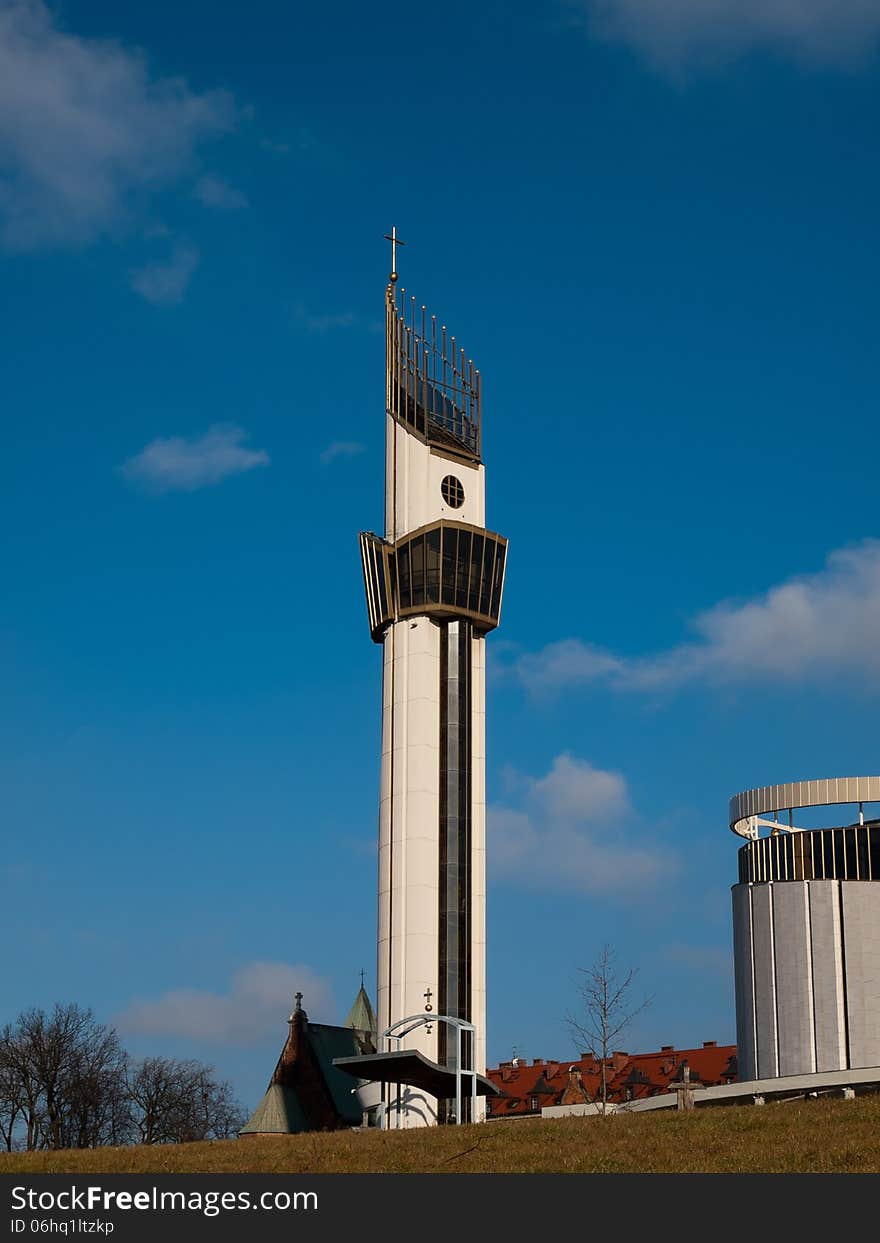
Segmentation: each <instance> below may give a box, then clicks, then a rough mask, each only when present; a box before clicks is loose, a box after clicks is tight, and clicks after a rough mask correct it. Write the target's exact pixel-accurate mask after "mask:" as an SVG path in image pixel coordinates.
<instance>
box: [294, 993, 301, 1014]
mask: <svg viewBox="0 0 880 1243" xmlns="http://www.w3.org/2000/svg"><path fill="white" fill-rule="evenodd" d="M302 999H303V995H302V993H294V995H293V1000H294V1001H295V1002H296V1009H297V1010H301V1009H302Z"/></svg>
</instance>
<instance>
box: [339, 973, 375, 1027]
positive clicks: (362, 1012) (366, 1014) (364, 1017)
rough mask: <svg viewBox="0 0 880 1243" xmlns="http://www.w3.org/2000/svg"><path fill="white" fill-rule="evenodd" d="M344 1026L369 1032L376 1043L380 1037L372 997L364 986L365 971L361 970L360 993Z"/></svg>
mask: <svg viewBox="0 0 880 1243" xmlns="http://www.w3.org/2000/svg"><path fill="white" fill-rule="evenodd" d="M343 1027H353V1028H354V1030H355V1031H358V1032H369V1033H370V1035H371V1036H372V1038H373V1043H374V1044H375V1043H376V1040H377V1038H378V1030H377V1024H376V1015H375V1013H374V1012H373V1007H372V1004H371V1002H370V998H369V997H368V996H367V990H366V989H365V988H364V973H363V972H361V986H360V988H359V989H358V995H357V997H355V999H354V1002H353V1003H352V1007H351V1009H350V1010H349V1012H348V1017H347V1018H346V1020H345V1022H344V1023H343Z"/></svg>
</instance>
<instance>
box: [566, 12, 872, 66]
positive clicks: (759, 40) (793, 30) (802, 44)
mask: <svg viewBox="0 0 880 1243" xmlns="http://www.w3.org/2000/svg"><path fill="white" fill-rule="evenodd" d="M575 3H576V4H577V7H578V8H580V9H582V10H584V11H585V12H586V15H587V18H588V21H589V26H590V29H591V30H593V31H594V32H595V33H597V34H599V35H600V36H602V37H604V38H607V39H610V40H614V41H616V42H622V43H627V44H629V45H630V46H631V47H634V48H635V49H636V50H637V51H638V52H640V53H642V54H643V55H645V56H646V57H647V58H648V59H650V60H652V61H653V62H655V63H656V64H658V65H659V66H661V67H663V68H666V69H671V70H680V69H682V68H685V67H689V66H692V65H701V64H705V63H710V64H711V63H713V62H717V61H719V60H725V59H729V58H731V57H735V56H738V55H741V54H742V53H745V52H749V51H752V50H753V49H756V48H769V49H771V50H773V51H776V52H780V53H782V54H783V55H790V56H793V57H794V58H795V59H797V60H800V61H803V62H807V63H813V64H816V65H824V66H835V67H848V66H851V65H854V64H858V63H859V62H861V61H863V60H865V59H866V57H867V56H868V55H870V53H871V52H872V51H873V50H874V48H875V46H876V43H877V40H878V37H880V4H878V3H877V0H575Z"/></svg>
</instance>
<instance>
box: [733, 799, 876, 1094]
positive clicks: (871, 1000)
mask: <svg viewBox="0 0 880 1243" xmlns="http://www.w3.org/2000/svg"><path fill="white" fill-rule="evenodd" d="M876 802H880V777H832V778H825V779H822V780H819V781H794V782H789V783H787V784H785V785H776V786H764V787H763V788H761V789H756V790H746V791H744V793H742V794H737V795H735V796H734V798H732V799H731V800H730V827H731V829H732V830H733V832H734V833H737V834H739V835H740V836H741V837H744V838H746V839H747V841H746V844H745V845H744V846H743V847H742V848H741V849H740V851H739V884H738V885H734V887H733V939H734V971H735V981H736V1043H737V1050H738V1055H739V1078H740V1080H766V1079H775V1078H777V1077H787V1076H811V1075H813V1076H816V1077H817V1080H818V1078H819V1077H820V1076H821V1075H822V1074H823V1073H827V1072H834V1074H833V1075H832V1080H831V1081H833V1082H834V1083H835V1084H837V1083H838V1081H840V1082H843V1080H840V1075H839V1073H838V1072H853V1076H854V1077H853V1083H855V1082H856V1081H858V1083H859V1084H861V1083H862V1082H863V1081H867V1080H871V1081H872V1082H874V1081H876V1080H877V1079H878V1078H880V1075H875V1076H873V1078H872V1076H870V1075H868V1076H867V1077H866V1076H865V1075H864V1074H856V1072H862V1071H864V1070H866V1069H867V1068H872V1067H875V1068H878V1070H880V820H876V819H869V818H866V817H865V812H864V808H865V804H867V803H876ZM839 803H840V804H845V803H850V804H853V805H854V807H855V808H857V817H856V819H855V820H854V821H852V822H850V823H847V824H842V825H839V826H837V827H833V828H800V827H798V826H797V825H796V824H795V823H794V820H795V815H796V813H797V812H799V811H801V812H802V811H803V809H806V808H815V807H827V806H831V805H834V804H839ZM771 816H772V817H773V818H772V819H770V817H771ZM780 817H781V818H780ZM798 818H799V819H800V818H801V816H798ZM762 830H763V831H764V835H763V836H762V833H761V831H762ZM835 1076H836V1077H835ZM847 1082H849V1081H847ZM853 1090H855V1089H853Z"/></svg>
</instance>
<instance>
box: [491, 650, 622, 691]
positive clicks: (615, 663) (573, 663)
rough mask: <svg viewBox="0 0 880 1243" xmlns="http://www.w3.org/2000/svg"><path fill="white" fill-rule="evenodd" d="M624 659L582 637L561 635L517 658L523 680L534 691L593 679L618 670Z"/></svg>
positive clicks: (518, 671)
mask: <svg viewBox="0 0 880 1243" xmlns="http://www.w3.org/2000/svg"><path fill="white" fill-rule="evenodd" d="M621 667H622V662H621V661H619V660H618V659H617V657H616V656H612V654H611V653H610V652H606V651H604V649H602V648H601V647H596V646H594V645H593V644H592V643H582V642H581V640H580V639H560V640H558V641H557V642H555V643H548V644H547V646H546V647H543V648H541V650H540V651H538V652H525V653H523V655H522V656H520V657H519V658H518V659H517V661H516V672H517V674H518V676H519V678H520V679H521V680H522V682H523V684H524V685H525V686H526V687H527V688H528V689H529V690H530V691H535V692H541V691H553V690H558V689H559V688H561V687H564V686H569V685H572V684H574V685H578V684H582V683H585V682H593V681H595V680H596V679H597V678H603V677H607V676H609V675H610V674H613V673H617V672H618V671H619V670H620V669H621Z"/></svg>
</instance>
